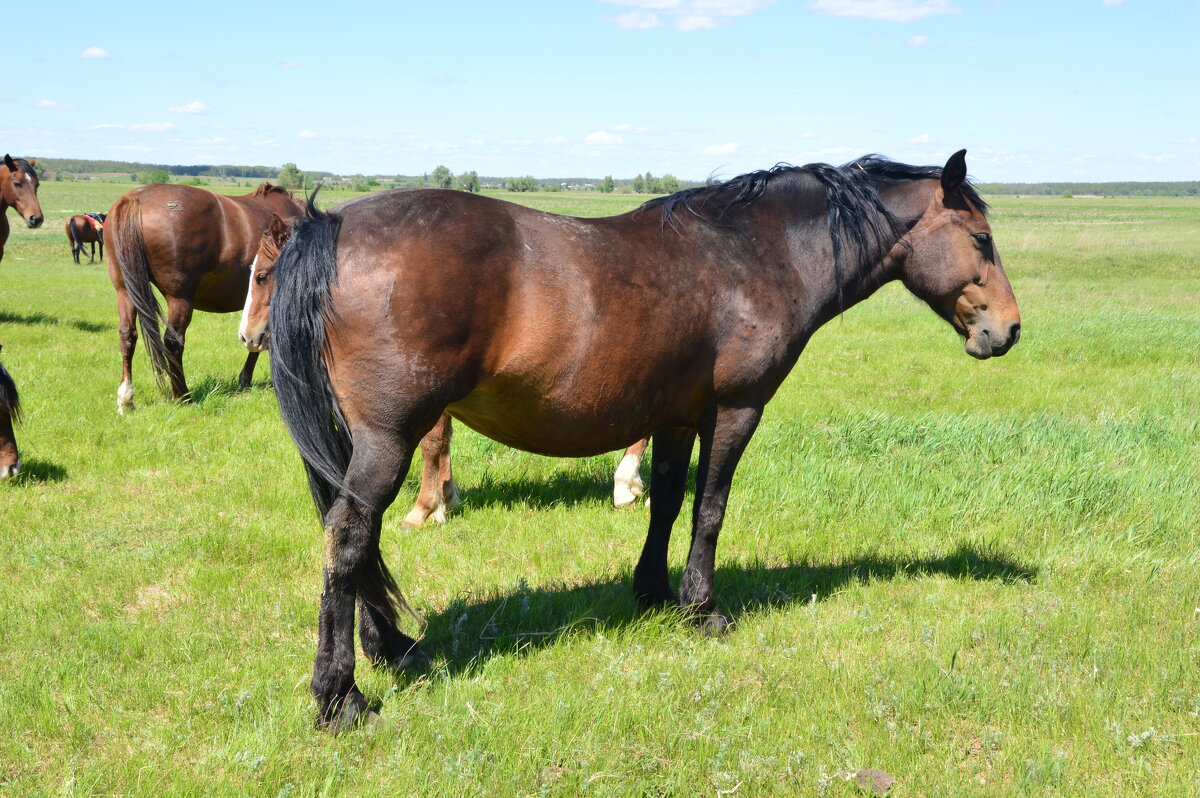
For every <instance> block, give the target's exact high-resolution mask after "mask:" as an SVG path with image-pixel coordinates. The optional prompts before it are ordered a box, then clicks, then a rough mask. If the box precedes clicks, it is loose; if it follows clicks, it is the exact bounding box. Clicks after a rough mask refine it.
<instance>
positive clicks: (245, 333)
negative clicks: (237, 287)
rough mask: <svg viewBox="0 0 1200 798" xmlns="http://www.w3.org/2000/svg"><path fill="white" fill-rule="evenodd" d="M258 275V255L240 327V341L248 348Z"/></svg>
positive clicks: (253, 262) (248, 287)
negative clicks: (256, 276) (252, 306)
mask: <svg viewBox="0 0 1200 798" xmlns="http://www.w3.org/2000/svg"><path fill="white" fill-rule="evenodd" d="M256 274H258V255H255V256H254V260H253V261H251V262H250V284H249V285H247V286H246V304H245V305H244V306H243V307H242V323H241V324H239V325H238V339H239V340H241V342H242V344H244V345H246V346H249V344H250V340H249V338H250V329H249V327H248V326H247V325H248V324H249V323H250V300H251V298H252V297H253V296H254V276H255V275H256Z"/></svg>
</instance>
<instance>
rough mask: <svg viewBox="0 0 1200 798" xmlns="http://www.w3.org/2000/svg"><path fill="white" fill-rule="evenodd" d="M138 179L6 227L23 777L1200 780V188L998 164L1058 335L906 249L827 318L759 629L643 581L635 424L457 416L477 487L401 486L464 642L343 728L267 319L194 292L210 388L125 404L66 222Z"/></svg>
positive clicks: (789, 786) (765, 496)
mask: <svg viewBox="0 0 1200 798" xmlns="http://www.w3.org/2000/svg"><path fill="white" fill-rule="evenodd" d="M131 187H132V184H130V183H120V184H118V183H98V182H97V183H93V182H79V183H71V182H64V183H55V182H45V183H43V184H42V188H41V192H40V196H41V201H42V207H43V209H44V211H45V214H46V223H45V225H44V226H43V227H42V228H40V229H37V230H27V229H25V228H23V227H16V226H14V228H13V232H12V236H11V238H10V239H9V242H8V247H7V250H6V254H5V259H4V262H3V263H2V264H0V344H3V346H4V351H3V360H4V363H5V365H6V366H7V367H8V369H9V371H10V372H11V373H12V375H13V377H14V379H15V380H16V381H17V384H18V386H19V388H20V390H21V393H22V399H23V404H24V408H25V416H24V423H23V425H22V426H20V427H18V429H17V437H18V441H19V443H20V446H21V452H22V462H23V474H22V475H21V476H20V477H18V478H17V479H16V480H14V481H11V482H9V483H5V484H0V563H2V564H3V568H4V572H5V590H4V592H3V596H2V598H0V639H2V640H3V652H2V656H0V794H12V795H50V794H54V795H60V794H63V795H69V794H78V795H93V794H99V795H107V794H124V795H152V794H153V795H175V794H186V795H256V796H257V795H263V796H309V795H314V796H315V795H399V794H417V795H445V796H460V795H581V794H586V795H600V796H607V795H639V796H640V795H698V794H705V795H739V796H758V795H796V794H816V795H835V796H836V795H853V794H859V793H858V791H857V788H856V787H855V786H854V785H852V784H849V783H847V782H846V781H845V780H844V779H842V778H839V777H838V774H839V772H842V771H852V770H855V769H858V768H879V769H882V770H885V771H887V772H889V773H891V774H892V775H894V776H895V777H896V780H897V783H896V786H895V787H894V788H893V789H892V791H891V793H890V794H891V795H894V796H901V795H903V796H909V795H959V794H967V795H997V796H1008V795H1014V794H1018V795H1020V794H1025V795H1047V794H1060V795H1110V794H1111V795H1146V796H1161V795H1192V794H1196V793H1197V792H1198V791H1200V669H1198V667H1197V665H1198V663H1200V589H1198V587H1197V586H1198V585H1200V510H1198V509H1197V508H1198V505H1200V501H1198V499H1197V497H1198V495H1200V414H1198V412H1197V410H1198V408H1200V202H1197V201H1196V200H1194V199H1191V200H1189V199H1133V198H1119V199H1098V198H1097V199H1082V198H1080V199H1061V198H1041V197H1039V198H1013V197H996V198H995V199H994V211H993V227H994V230H995V238H996V242H997V245H998V248H999V251H1000V253H1001V255H1002V257H1003V258H1004V263H1005V267H1006V269H1007V270H1008V273H1009V276H1010V278H1011V280H1012V282H1013V287H1014V290H1015V292H1016V295H1017V298H1018V300H1019V302H1020V304H1021V310H1022V316H1023V330H1024V332H1023V336H1022V340H1021V342H1020V344H1019V345H1018V346H1017V347H1016V348H1014V349H1013V351H1012V352H1011V353H1009V354H1008V355H1007V356H1005V357H1003V358H999V359H995V360H990V361H986V362H977V361H975V360H972V359H971V358H970V357H968V356H967V355H966V354H964V353H963V350H962V342H961V340H960V339H959V338H958V336H956V335H955V334H954V332H953V331H952V330H951V329H950V328H949V327H948V326H947V325H946V324H945V323H944V322H942V321H941V320H940V319H938V318H937V317H935V316H934V314H933V313H931V312H930V311H929V310H928V309H927V308H926V307H924V306H923V305H921V304H920V303H919V302H918V301H917V300H916V299H914V298H913V297H912V296H911V295H909V294H908V293H907V292H906V291H905V290H904V289H903V288H902V287H901V286H899V285H896V284H892V285H889V286H887V287H886V288H885V289H884V290H882V291H881V292H879V294H877V295H876V296H875V297H873V298H871V299H869V300H867V301H866V302H864V303H863V304H861V305H859V306H857V307H855V308H854V309H852V310H851V311H849V312H847V313H846V314H845V315H844V316H843V317H842V318H840V319H837V320H834V321H833V322H831V323H830V324H829V325H827V326H826V327H825V328H824V329H823V330H822V331H821V332H819V333H818V334H817V336H816V337H815V338H814V339H813V341H812V343H811V344H810V346H809V348H808V351H807V352H806V353H805V354H804V355H803V356H802V357H801V359H800V362H799V365H798V366H797V368H796V370H795V371H794V372H793V373H792V375H791V377H790V378H789V380H788V381H787V382H786V383H785V385H784V387H783V389H782V390H781V391H780V392H779V394H778V395H777V396H776V398H775V399H774V401H773V402H772V403H771V404H770V405H768V408H767V412H766V415H765V417H764V420H763V423H762V425H761V427H760V428H759V431H758V433H757V434H756V436H755V438H754V440H753V441H752V443H751V445H750V448H749V450H748V451H747V453H746V455H745V458H744V459H743V461H742V464H741V467H740V468H739V470H738V475H737V478H736V480H735V482H734V488H733V493H732V496H731V499H730V504H729V510H728V513H727V515H726V521H725V527H724V531H723V534H722V535H721V544H720V546H719V548H718V552H717V575H716V579H717V585H716V586H717V595H718V597H719V598H720V600H721V603H722V606H723V608H724V609H725V610H727V611H729V612H730V613H731V614H732V615H733V616H734V618H735V619H736V626H735V628H734V630H733V632H732V633H731V634H729V635H728V636H726V637H724V638H721V639H706V638H703V637H700V636H698V635H697V634H696V633H695V632H694V631H693V630H692V629H691V628H690V627H689V626H688V625H687V624H686V623H683V622H682V621H681V620H680V619H679V618H678V617H677V616H676V615H674V614H673V613H652V614H640V613H639V612H638V611H637V609H636V606H635V603H634V601H633V598H632V596H631V581H632V576H631V571H632V567H633V564H634V563H635V561H636V559H637V555H638V552H639V551H640V548H641V544H642V540H643V538H644V535H645V529H646V522H647V514H646V511H645V510H644V509H637V510H632V511H614V510H612V509H610V508H609V496H610V494H609V491H610V489H611V481H610V480H611V476H612V468H613V466H615V464H616V458H617V455H616V454H613V455H610V456H608V457H600V458H593V459H589V460H582V461H573V460H554V459H548V458H540V457H536V456H533V455H527V454H524V453H521V452H517V451H513V450H510V449H506V448H504V447H502V446H500V445H499V444H495V443H493V442H491V441H489V440H487V439H485V438H482V437H480V436H478V435H475V434H474V433H472V432H470V431H469V430H467V429H466V428H465V427H462V426H461V425H460V426H458V427H457V435H456V437H455V450H454V456H455V467H456V468H455V470H456V479H457V481H458V483H459V487H460V489H461V490H462V493H463V501H464V507H463V510H462V511H461V512H460V513H459V514H457V515H455V516H453V517H452V519H451V520H450V521H449V523H448V524H446V525H445V526H441V527H438V526H426V527H422V528H420V529H417V530H405V529H402V528H401V527H400V520H401V519H402V518H403V516H404V513H405V512H407V510H408V508H409V506H411V504H412V501H413V499H414V498H415V494H416V477H417V473H415V472H418V471H419V468H418V469H414V470H413V472H410V476H409V479H408V481H407V483H406V485H405V489H404V490H403V492H402V493H401V496H400V498H399V499H398V500H397V502H396V504H395V505H394V506H393V508H392V510H391V511H390V512H389V514H388V516H387V517H386V518H385V522H384V540H383V545H384V554H385V557H386V558H387V560H388V562H389V563H390V564H391V567H392V569H393V572H394V573H395V575H396V577H397V579H398V581H399V583H400V585H401V587H402V588H403V589H404V591H405V593H406V596H407V597H408V599H409V601H410V602H411V603H412V604H413V605H414V606H415V607H416V608H417V609H418V611H419V612H421V613H422V614H423V616H424V617H425V619H426V621H427V626H426V627H425V629H424V630H423V634H424V640H425V642H424V644H423V647H424V648H425V650H426V651H428V652H429V653H430V654H432V655H433V656H434V657H435V660H436V662H435V665H434V667H433V669H432V670H431V671H429V672H428V673H426V674H424V675H421V676H419V677H411V676H399V677H396V676H392V675H390V674H388V673H385V672H382V671H372V670H371V669H370V668H369V667H368V666H366V665H365V663H363V662H362V661H361V659H360V666H359V671H358V677H359V684H360V686H361V687H362V689H363V691H364V692H365V693H366V695H367V697H368V699H369V700H370V701H372V702H374V703H375V705H376V708H377V709H378V711H379V712H380V715H381V717H380V719H379V721H378V722H377V723H375V724H373V725H370V726H369V727H366V728H362V729H358V730H356V731H354V732H352V733H349V734H344V735H340V736H332V735H327V734H322V733H319V732H317V731H316V730H315V729H314V728H313V715H314V711H315V705H314V703H313V700H312V698H311V695H310V693H309V687H308V680H309V677H310V675H311V668H312V657H313V646H314V641H315V639H316V617H317V599H318V597H319V595H320V589H321V586H320V578H321V574H320V568H321V563H322V547H323V541H322V535H321V530H320V524H319V522H318V520H317V518H316V516H315V513H314V511H313V508H312V505H311V502H310V500H309V498H308V493H307V490H306V488H305V484H304V477H303V473H302V468H301V465H300V460H299V457H298V455H297V454H296V451H295V449H294V447H293V446H292V443H291V441H290V440H289V439H288V437H287V433H286V432H285V430H284V429H283V426H282V423H281V422H280V420H279V416H278V412H277V410H276V407H275V400H274V397H273V395H272V392H271V390H270V387H269V378H270V371H269V368H268V366H269V363H268V360H269V358H264V359H263V361H262V362H261V363H260V366H259V372H258V374H257V380H256V383H255V386H254V387H253V389H252V390H250V391H248V392H244V393H238V392H236V391H235V390H234V388H235V386H236V375H237V371H238V369H239V368H240V367H241V364H242V361H243V360H244V357H245V350H243V349H242V348H241V347H240V345H238V343H237V334H236V328H237V322H238V319H237V316H236V314H231V315H227V316H216V315H209V314H203V313H197V314H196V316H195V317H194V320H193V322H192V325H191V327H190V328H189V331H188V339H187V354H186V368H187V372H188V375H189V382H190V384H191V386H192V389H193V394H194V396H195V399H196V401H195V403H194V404H191V405H177V404H173V403H170V402H168V401H166V400H165V399H163V398H162V397H161V395H160V394H159V393H158V392H157V389H156V387H155V384H154V380H153V378H152V376H151V374H150V372H149V363H148V361H147V359H146V358H145V356H144V355H141V354H139V355H138V357H137V359H136V361H135V371H134V381H135V385H136V386H137V390H138V402H137V403H138V410H137V411H136V412H135V413H134V414H132V415H129V416H125V417H120V416H118V415H117V413H116V399H115V391H116V386H117V382H118V381H119V378H120V363H119V354H118V345H117V330H116V309H115V294H114V291H113V289H112V286H111V285H110V283H109V281H108V277H107V271H106V265H104V264H95V265H89V264H87V263H86V262H85V263H84V264H83V265H81V266H75V265H73V264H72V263H71V257H70V250H69V246H68V243H67V240H66V236H65V234H64V233H63V222H64V220H65V219H66V218H67V217H68V216H69V215H71V214H74V213H80V212H83V211H90V210H97V211H103V210H106V209H107V207H108V205H109V204H111V202H112V201H113V200H115V199H116V197H117V196H119V195H120V194H121V193H123V192H124V191H127V190H128V189H129V188H131ZM249 190H250V188H247V187H242V188H238V189H230V192H231V193H245V192H247V191H249ZM349 196H352V195H351V194H350V193H349V192H345V193H340V192H329V193H328V194H323V195H322V205H323V206H326V207H327V206H328V205H331V204H333V203H334V202H338V201H341V200H342V199H345V198H347V197H349ZM497 196H502V198H505V199H513V200H516V201H520V202H526V203H529V204H534V205H536V206H538V207H543V208H545V209H547V210H555V211H560V212H566V213H574V214H579V215H599V214H607V213H617V212H620V211H622V210H625V209H627V208H629V207H632V206H633V205H634V204H636V202H637V198H634V197H629V196H621V195H607V196H606V195H599V194H594V195H575V194H544V195H512V194H499V195H497ZM139 349H142V346H141V345H140V344H139ZM683 515H684V517H683V518H682V519H681V520H680V522H679V523H678V524H677V525H676V534H675V540H674V542H673V545H672V549H671V562H672V566H673V567H672V576H673V579H674V580H675V581H676V583H677V581H678V576H679V571H680V569H681V567H682V563H683V561H684V558H685V555H686V544H687V541H686V539H685V538H686V533H685V532H684V531H683V530H684V529H686V526H685V525H686V523H687V520H688V518H690V516H689V515H688V511H687V509H685V511H684V514H683ZM408 631H409V632H410V633H414V634H415V633H418V632H421V631H422V630H420V629H418V628H416V627H415V625H414V624H411V623H410V624H409V627H408Z"/></svg>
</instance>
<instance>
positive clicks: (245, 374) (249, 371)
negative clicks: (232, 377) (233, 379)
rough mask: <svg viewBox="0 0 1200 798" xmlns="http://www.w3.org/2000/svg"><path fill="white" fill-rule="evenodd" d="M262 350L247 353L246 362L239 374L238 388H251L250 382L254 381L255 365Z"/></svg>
mask: <svg viewBox="0 0 1200 798" xmlns="http://www.w3.org/2000/svg"><path fill="white" fill-rule="evenodd" d="M261 354H262V352H250V353H248V354H247V355H246V363H245V365H243V366H242V371H241V373H240V374H238V390H239V391H245V390H248V389H249V388H250V384H251V383H252V382H254V366H255V365H256V364H257V363H258V356H259V355H261Z"/></svg>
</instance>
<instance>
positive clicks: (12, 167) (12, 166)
mask: <svg viewBox="0 0 1200 798" xmlns="http://www.w3.org/2000/svg"><path fill="white" fill-rule="evenodd" d="M4 165H5V166H7V167H8V170H9V171H10V172H15V171H17V162H16V161H14V160H13V159H12V156H11V155H8V154H7V153H6V154H5V155H4Z"/></svg>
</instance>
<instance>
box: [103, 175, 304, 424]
mask: <svg viewBox="0 0 1200 798" xmlns="http://www.w3.org/2000/svg"><path fill="white" fill-rule="evenodd" d="M302 212H303V207H302V206H301V205H300V204H299V203H297V202H296V200H295V199H293V198H292V195H291V193H290V192H289V191H287V190H286V189H284V188H281V187H279V186H273V185H271V184H270V183H263V184H262V185H260V186H259V187H258V188H257V189H255V190H254V191H253V192H252V193H250V194H246V195H244V196H240V197H227V196H224V195H221V194H214V193H212V192H210V191H205V190H204V189H200V188H194V187H192V186H178V185H170V184H167V183H156V184H154V185H149V186H142V187H141V188H135V189H134V190H132V191H130V192H128V193H127V194H125V195H123V196H122V197H121V198H120V199H118V200H117V201H116V202H115V203H114V204H113V206H112V208H111V209H110V210H109V212H108V219H107V223H106V224H105V230H104V235H105V237H106V238H107V239H108V249H109V262H108V276H109V279H110V280H112V284H113V287H114V288H116V289H117V315H118V321H119V333H120V341H121V383H120V385H119V386H118V387H117V412H119V413H124V412H125V411H127V410H132V409H133V351H134V347H135V346H136V345H137V337H138V334H137V327H136V325H135V322H134V317H135V316H136V317H137V321H138V322H140V323H141V326H142V333H143V335H145V337H146V351H147V352H148V353H149V355H150V363H151V366H152V367H153V370H154V374H155V377H156V379H158V381H159V385H160V387H162V388H164V390H169V391H170V394H171V396H172V397H174V398H175V399H180V400H184V399H186V398H187V397H188V387H187V382H186V380H185V379H184V376H183V347H184V337H185V334H186V332H187V327H188V324H189V323H190V322H191V320H192V311H193V310H194V309H195V310H203V311H207V312H209V313H232V312H234V311H237V310H240V309H241V308H242V304H243V300H244V299H245V292H246V283H247V281H248V280H249V279H250V261H252V260H253V259H254V253H255V251H256V250H257V249H258V244H259V239H260V237H261V236H262V231H263V230H264V229H265V228H266V226H267V225H268V224H269V223H270V221H271V216H272V215H278V216H281V217H285V218H291V217H293V216H298V215H300V214H301V213H302ZM151 284H154V285H155V286H157V287H158V290H159V291H160V292H162V294H163V296H164V297H165V298H166V300H167V313H166V317H165V322H166V330H165V332H164V333H160V325H161V322H162V321H164V317H163V311H162V308H161V306H160V305H159V303H158V300H157V299H156V298H155V296H154V293H153V291H152V290H151V288H150V285H151ZM257 361H258V353H257V352H251V353H250V354H249V355H248V356H247V358H246V363H245V365H244V366H243V367H242V371H241V373H240V374H239V375H238V385H239V386H240V387H242V388H246V387H249V385H250V381H251V379H252V378H253V376H254V366H255V363H256V362H257ZM164 375H165V376H164Z"/></svg>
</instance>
